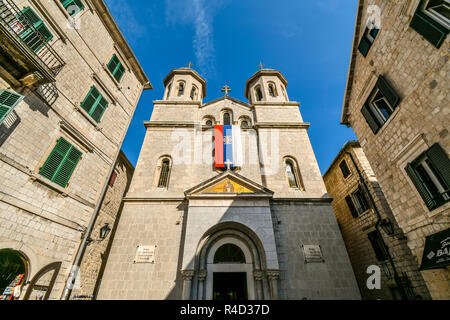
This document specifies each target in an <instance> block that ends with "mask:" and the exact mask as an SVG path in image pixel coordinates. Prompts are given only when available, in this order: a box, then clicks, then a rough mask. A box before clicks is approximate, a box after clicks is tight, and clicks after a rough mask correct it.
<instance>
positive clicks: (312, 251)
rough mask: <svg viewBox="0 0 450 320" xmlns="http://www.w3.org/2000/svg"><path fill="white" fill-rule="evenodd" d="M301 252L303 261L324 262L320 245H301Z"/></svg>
mask: <svg viewBox="0 0 450 320" xmlns="http://www.w3.org/2000/svg"><path fill="white" fill-rule="evenodd" d="M303 253H304V255H305V263H322V262H325V260H324V259H323V255H322V249H321V248H320V245H318V246H317V245H303Z"/></svg>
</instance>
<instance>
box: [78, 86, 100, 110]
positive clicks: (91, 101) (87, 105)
mask: <svg viewBox="0 0 450 320" xmlns="http://www.w3.org/2000/svg"><path fill="white" fill-rule="evenodd" d="M99 97H100V92H99V91H98V90H97V88H96V87H95V86H92V87H91V90H89V93H88V94H87V96H86V98H84V101H83V102H82V103H81V107H82V108H83V109H84V111H86V112H87V113H89V114H91V110H92V109H93V107H94V105H95V104H96V103H97V100H98V99H99Z"/></svg>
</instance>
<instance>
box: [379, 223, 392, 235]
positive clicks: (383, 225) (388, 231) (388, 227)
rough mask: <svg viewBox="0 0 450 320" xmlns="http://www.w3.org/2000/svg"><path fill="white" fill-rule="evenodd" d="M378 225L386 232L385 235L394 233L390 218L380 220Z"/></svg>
mask: <svg viewBox="0 0 450 320" xmlns="http://www.w3.org/2000/svg"><path fill="white" fill-rule="evenodd" d="M380 227H381V229H383V231H384V232H386V234H387V235H389V236H392V235H393V234H394V225H393V224H392V222H391V220H389V219H384V220H383V221H381V223H380Z"/></svg>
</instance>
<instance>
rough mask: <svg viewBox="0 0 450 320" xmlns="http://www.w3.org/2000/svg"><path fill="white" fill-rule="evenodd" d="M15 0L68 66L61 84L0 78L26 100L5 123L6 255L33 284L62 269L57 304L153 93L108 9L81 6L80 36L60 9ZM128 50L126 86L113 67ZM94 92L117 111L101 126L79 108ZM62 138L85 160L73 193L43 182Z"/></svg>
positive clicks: (94, 2) (1, 178)
mask: <svg viewBox="0 0 450 320" xmlns="http://www.w3.org/2000/svg"><path fill="white" fill-rule="evenodd" d="M13 2H14V3H15V4H16V5H17V7H18V8H19V10H22V9H23V8H25V7H27V6H30V7H32V8H33V10H34V11H35V12H36V14H37V15H39V17H40V18H41V19H42V20H43V22H44V23H45V25H46V26H47V28H48V29H49V30H50V31H51V33H52V34H53V39H52V40H51V41H50V42H49V43H48V45H49V46H51V47H52V48H53V50H54V51H55V52H56V53H57V54H58V55H59V56H60V57H61V58H62V60H63V61H64V65H63V67H62V68H61V70H60V72H59V73H58V74H57V76H56V81H55V82H50V83H47V84H45V85H43V86H40V87H38V88H33V87H31V88H28V87H23V86H22V87H21V86H15V85H14V83H15V82H14V81H13V82H14V83H12V82H11V81H10V80H11V79H10V78H9V77H8V76H7V75H5V74H4V73H3V72H2V73H1V79H0V90H2V89H7V90H10V91H13V92H17V93H19V94H21V95H23V96H24V99H23V100H22V101H21V102H20V103H19V104H18V105H17V106H16V107H15V108H14V110H13V111H12V112H11V113H10V114H9V116H8V117H7V118H6V119H5V120H4V121H3V122H2V123H1V124H0V249H14V250H17V251H19V252H20V253H21V254H22V255H23V256H24V257H25V258H26V259H27V263H28V266H27V267H28V269H29V272H28V279H27V281H31V280H32V279H33V277H34V276H35V275H36V273H37V272H39V271H40V270H41V269H42V268H44V267H45V266H47V265H48V264H50V263H54V262H62V265H61V269H60V270H59V273H58V276H57V279H56V282H55V285H54V287H53V291H52V293H51V296H50V299H59V298H61V295H62V290H63V288H64V285H65V282H66V280H67V277H68V274H69V271H70V269H71V266H72V264H73V262H74V258H75V255H76V253H77V251H78V249H79V245H80V243H81V238H82V234H83V233H84V231H85V230H86V228H87V226H88V224H89V221H90V219H91V217H92V214H93V211H94V207H95V205H96V203H97V201H98V200H99V197H100V194H101V190H102V188H103V186H104V185H105V184H106V183H108V178H109V177H108V172H109V170H110V168H111V166H113V165H114V161H115V156H116V155H117V154H118V151H119V148H120V146H121V143H122V140H123V138H124V136H125V133H126V131H127V129H128V125H129V122H130V121H131V118H132V116H133V114H134V110H135V108H136V105H137V102H138V100H139V98H140V95H141V93H142V91H143V90H144V87H146V89H149V88H151V85H150V84H149V83H148V79H146V76H145V74H144V73H143V71H142V69H140V66H139V63H138V62H137V60H135V57H134V55H133V54H132V52H131V49H129V47H128V44H126V42H125V40H124V39H123V38H122V40H120V39H118V38H117V34H113V32H112V30H116V31H118V27H117V25H116V24H115V23H114V20H113V19H112V18H111V16H109V13H108V12H106V11H104V10H107V9H105V8H106V7H105V4H104V2H103V1H98V0H86V1H83V3H84V4H85V8H84V10H83V11H81V12H80V13H79V14H78V15H77V19H79V21H80V28H79V29H74V28H68V27H67V23H68V14H67V12H66V10H65V9H64V8H63V7H62V6H61V5H60V2H59V1H45V2H41V1H35V0H30V1H13ZM109 18H110V19H111V20H108V19H109ZM0 36H2V37H3V35H0ZM127 50H130V52H131V55H130V56H129V60H126V59H122V63H123V64H124V65H125V68H126V72H125V75H124V77H123V78H122V80H121V82H120V83H118V82H117V81H116V80H115V79H113V77H112V75H111V74H110V72H109V70H107V69H106V67H105V66H106V65H107V64H108V62H109V60H110V59H111V57H112V56H113V54H114V53H117V55H118V56H120V57H122V56H123V53H122V52H124V51H127ZM133 59H134V60H133ZM2 63H3V62H2ZM93 85H95V86H96V87H97V88H98V89H99V90H100V91H101V93H102V94H103V96H104V97H105V98H106V99H107V100H108V103H109V105H108V108H107V110H106V111H105V113H104V115H103V117H102V119H101V121H100V123H96V122H95V121H93V119H92V118H91V117H90V116H89V115H87V114H86V113H85V112H84V110H82V108H81V107H80V104H81V103H82V101H83V100H84V98H85V97H86V95H87V94H88V92H89V90H90V88H91V86H93ZM44 91H45V93H43V92H44ZM60 137H63V138H64V139H66V140H67V141H68V142H69V143H71V144H72V145H73V146H75V147H76V148H77V149H78V150H80V151H81V152H82V158H81V160H80V161H79V163H78V165H77V167H76V168H75V171H74V172H73V174H72V176H71V179H70V181H69V184H68V186H67V187H66V188H63V187H60V186H59V185H56V184H55V183H53V182H51V181H49V180H47V179H46V178H44V177H42V176H41V175H39V170H40V168H41V167H42V166H43V164H44V163H45V161H46V159H47V158H48V156H49V154H50V153H51V151H52V150H53V148H54V146H55V144H56V141H57V140H58V139H59V138H60ZM120 196H121V195H120ZM94 232H95V231H94ZM26 290H27V286H25V287H24V288H23V292H25V291H26ZM21 298H23V294H22V295H21Z"/></svg>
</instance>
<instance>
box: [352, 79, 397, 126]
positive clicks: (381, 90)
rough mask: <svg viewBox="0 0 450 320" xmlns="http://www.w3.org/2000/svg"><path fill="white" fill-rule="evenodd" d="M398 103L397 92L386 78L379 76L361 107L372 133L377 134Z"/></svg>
mask: <svg viewBox="0 0 450 320" xmlns="http://www.w3.org/2000/svg"><path fill="white" fill-rule="evenodd" d="M399 103H400V97H399V96H398V94H397V93H396V92H395V90H394V89H393V88H392V86H391V85H390V84H389V83H388V82H387V80H386V79H385V78H384V77H383V76H380V77H379V78H378V81H377V83H376V85H375V88H374V89H373V90H372V92H371V94H370V95H369V98H368V99H367V101H366V102H365V103H364V106H363V108H362V109H361V113H362V114H363V116H364V118H365V119H366V121H367V123H368V124H369V127H370V128H371V130H372V132H373V133H374V134H377V133H378V131H379V130H380V129H381V128H382V127H383V126H384V124H385V123H386V122H387V120H388V119H389V118H390V117H391V115H392V114H393V113H394V111H395V109H396V108H397V106H398V104H399Z"/></svg>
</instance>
